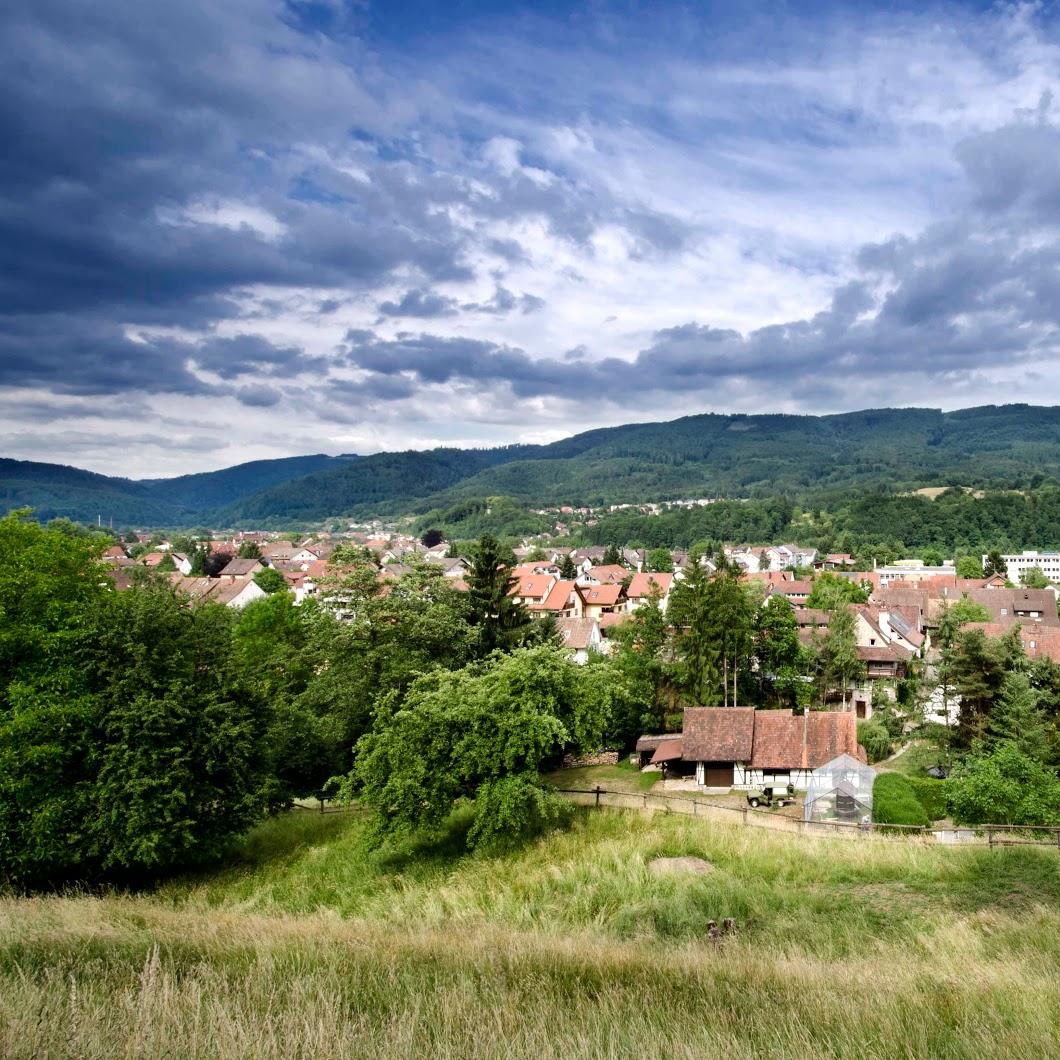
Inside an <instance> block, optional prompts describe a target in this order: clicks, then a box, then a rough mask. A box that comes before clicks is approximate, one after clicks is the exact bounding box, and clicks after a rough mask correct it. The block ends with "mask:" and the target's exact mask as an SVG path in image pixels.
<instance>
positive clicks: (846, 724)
mask: <svg viewBox="0 0 1060 1060" xmlns="http://www.w3.org/2000/svg"><path fill="white" fill-rule="evenodd" d="M804 717H805V719H806V758H805V760H804V763H803V768H805V769H816V768H817V767H818V766H823V765H824V764H825V762H830V761H831V760H832V759H833V758H835V757H836V756H837V755H841V754H848V755H852V756H853V757H855V758H857V757H860V756H859V751H858V719H857V716H856V715H855V714H854V712H853V711H852V710H808V711H807V712H806V714H805V715H804Z"/></svg>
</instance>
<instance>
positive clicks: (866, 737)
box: [858, 720, 891, 762]
mask: <svg viewBox="0 0 1060 1060" xmlns="http://www.w3.org/2000/svg"><path fill="white" fill-rule="evenodd" d="M858 743H859V744H861V746H862V747H864V748H865V753H866V754H867V755H868V756H869V761H870V762H879V761H880V760H881V759H883V758H886V757H887V756H888V755H889V754H890V753H891V734H890V733H889V732H888V731H887V730H886V729H885V728H884V727H883V726H882V725H881V724H880V723H879V722H878V721H875V720H873V721H859V722H858Z"/></svg>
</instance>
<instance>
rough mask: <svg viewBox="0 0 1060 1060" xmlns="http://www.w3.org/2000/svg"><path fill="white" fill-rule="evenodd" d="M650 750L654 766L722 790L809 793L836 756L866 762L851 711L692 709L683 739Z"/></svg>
mask: <svg viewBox="0 0 1060 1060" xmlns="http://www.w3.org/2000/svg"><path fill="white" fill-rule="evenodd" d="M648 739H652V738H650V737H642V738H641V740H642V741H644V740H648ZM655 739H658V738H655ZM678 740H679V741H680V743H678V742H677V741H678ZM637 746H638V750H641V751H642V753H643V751H644V750H647V749H648V747H647V745H645V746H644V747H643V749H642V746H641V741H638V745H637ZM651 750H652V752H653V754H652V759H651V761H652V762H655V763H662V762H663V761H665V762H666V763H667V765H668V766H669V768H670V769H671V770H672V771H673V772H675V773H681V772H687V773H688V774H689V775H691V774H692V773H693V771H694V773H695V778H696V783H697V784H698V785H699V786H700V787H703V788H716V789H724V790H728V789H730V788H734V787H735V788H746V789H750V788H759V787H787V786H788V785H789V784H792V785H794V786H795V787H796V788H798V789H800V790H805V789H806V788H807V787H808V786H809V784H810V777H811V773H812V771H813V770H815V769H817V768H818V767H820V766H823V765H825V764H826V763H827V762H830V761H831V760H832V759H833V758H835V757H836V756H837V755H842V754H846V755H849V756H851V757H852V758H854V759H855V760H859V759H864V758H865V752H864V749H863V748H861V747H859V746H858V741H857V718H856V717H855V715H854V712H853V711H824V710H820V711H817V710H812V711H807V712H806V713H805V714H801V715H795V714H793V713H792V712H791V711H790V710H756V709H755V708H754V707H689V708H687V709H686V710H685V712H684V727H683V729H682V732H681V735H680V737H676V736H672V737H668V738H667V739H666V740H665V742H663V741H662V740H660V741H659V743H656V744H655V746H654V747H652V748H651ZM678 752H679V754H678Z"/></svg>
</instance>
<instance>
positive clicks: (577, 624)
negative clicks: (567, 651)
mask: <svg viewBox="0 0 1060 1060" xmlns="http://www.w3.org/2000/svg"><path fill="white" fill-rule="evenodd" d="M595 625H596V622H595V620H594V619H591V618H558V619H556V628H557V629H558V630H559V635H560V636H561V637H562V638H563V646H564V647H565V648H574V649H575V650H578V649H580V648H588V647H589V645H590V644H591V643H592V641H593V627H594V626H595Z"/></svg>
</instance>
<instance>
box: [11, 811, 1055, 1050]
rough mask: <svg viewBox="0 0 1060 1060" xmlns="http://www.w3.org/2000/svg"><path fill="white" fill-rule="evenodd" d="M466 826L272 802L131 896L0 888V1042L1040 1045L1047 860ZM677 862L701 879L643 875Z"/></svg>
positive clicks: (592, 819) (604, 828) (602, 825)
mask: <svg viewBox="0 0 1060 1060" xmlns="http://www.w3.org/2000/svg"><path fill="white" fill-rule="evenodd" d="M466 824H467V822H466V820H464V819H460V818H457V819H454V821H453V827H452V831H451V834H450V836H449V837H448V838H447V840H445V841H443V842H441V843H439V844H436V845H432V846H424V845H415V844H406V845H404V846H401V847H397V848H394V849H390V850H387V851H378V850H373V849H372V848H371V846H370V844H369V842H368V840H367V838H366V830H365V827H364V823H363V821H362V820H361V819H360V818H359V816H358V815H356V814H334V815H315V814H311V813H301V814H291V815H288V816H286V817H283V818H280V819H277V820H273V821H270V822H268V823H266V824H265V825H263V826H261V827H260V828H259V829H257V830H256V831H255V832H254V833H253V834H252V835H251V836H250V837H249V838H248V840H247V841H246V843H245V844H244V846H243V847H242V848H241V849H240V851H239V852H238V854H237V856H236V857H235V858H234V859H233V860H232V861H231V862H230V864H229V865H228V866H227V867H226V868H224V869H222V870H220V871H217V872H213V873H209V874H202V875H200V876H196V877H188V878H184V879H181V880H178V881H173V882H170V883H167V884H165V885H162V886H160V887H158V888H156V889H154V890H152V891H150V892H149V893H127V894H117V893H108V894H105V895H90V894H65V895H62V896H43V897H33V898H22V897H17V896H13V895H8V896H5V897H2V898H0V1055H3V1056H12V1057H68V1056H78V1057H116V1056H117V1057H120V1056H127V1057H141V1056H144V1057H213V1056H221V1057H248V1056H265V1057H319V1056H344V1057H346V1056H381V1055H382V1056H390V1055H402V1056H407V1055H415V1054H419V1055H424V1056H439V1057H448V1056H453V1057H494V1056H507V1057H564V1058H570V1057H573V1058H580V1057H625V1056H637V1057H656V1056H658V1057H664V1056H665V1057H701V1056H708V1055H713V1054H720V1055H725V1056H728V1057H748V1058H751V1057H755V1058H759V1057H762V1056H764V1055H783V1056H785V1057H788V1058H801V1057H819V1056H822V1055H829V1056H839V1057H851V1058H853V1057H858V1058H863V1057H881V1058H882V1057H895V1056H931V1057H964V1056H968V1057H972V1056H975V1057H993V1056H1003V1055H1014V1054H1018V1055H1029V1056H1045V1055H1050V1054H1053V1053H1055V1048H1056V1046H1055V1035H1056V1028H1057V1027H1058V1026H1060V855H1058V854H1057V853H1056V852H1055V851H1051V850H1048V849H1034V848H1010V849H1003V850H988V849H983V848H974V849H961V848H945V847H937V846H931V845H926V844H922V843H921V842H919V841H909V840H905V839H886V838H877V839H866V840H864V841H859V842H852V841H843V840H827V839H800V838H799V837H797V836H789V835H786V834H783V833H773V832H768V831H765V830H761V829H743V828H740V827H739V826H727V825H717V824H708V823H706V822H703V821H694V820H690V819H688V818H684V817H677V816H672V817H671V816H664V815H659V816H656V817H642V816H641V815H639V814H632V813H621V812H617V811H602V812H597V813H592V812H588V811H586V812H582V813H579V814H578V815H577V816H576V817H575V819H574V821H573V823H572V824H571V826H570V827H569V828H568V829H566V830H563V831H559V832H556V833H553V834H551V835H549V836H546V837H544V838H542V839H541V840H539V841H537V842H534V843H532V844H529V845H528V846H526V847H524V848H522V849H520V850H519V851H517V852H514V853H510V854H507V855H504V856H499V855H498V856H493V857H487V856H482V855H475V856H469V855H466V854H462V853H461V852H460V838H461V830H462V829H463V828H464V827H466ZM686 854H691V855H696V856H699V857H702V858H705V859H707V860H708V861H709V862H710V863H711V865H712V866H713V871H711V872H709V873H707V874H705V875H701V876H672V875H671V876H657V875H655V874H654V873H652V872H651V870H650V869H649V867H648V866H649V862H650V861H651V860H652V859H653V858H655V857H658V856H672V855H686ZM724 917H733V918H734V919H735V921H736V924H737V930H736V932H735V934H733V935H731V936H726V937H724V938H723V939H722V940H721V941H720V942H712V941H710V940H709V939H708V938H707V928H708V922H709V921H710V920H718V921H720V920H721V919H722V918H724Z"/></svg>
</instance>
